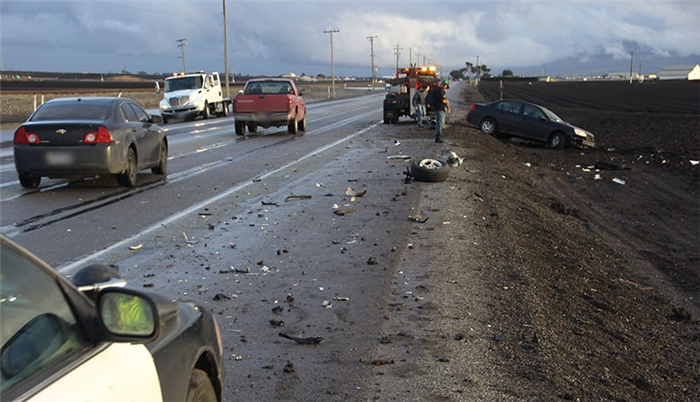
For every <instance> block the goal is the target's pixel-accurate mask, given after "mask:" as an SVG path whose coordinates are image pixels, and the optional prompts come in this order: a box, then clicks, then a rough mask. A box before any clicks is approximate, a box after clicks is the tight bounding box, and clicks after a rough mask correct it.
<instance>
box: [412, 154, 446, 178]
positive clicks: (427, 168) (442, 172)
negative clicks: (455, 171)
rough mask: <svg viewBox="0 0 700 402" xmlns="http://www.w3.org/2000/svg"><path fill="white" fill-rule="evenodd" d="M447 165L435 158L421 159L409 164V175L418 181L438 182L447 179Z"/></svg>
mask: <svg viewBox="0 0 700 402" xmlns="http://www.w3.org/2000/svg"><path fill="white" fill-rule="evenodd" d="M449 173H450V168H449V166H448V165H447V164H446V163H445V162H443V161H439V160H437V159H423V160H421V161H420V162H418V163H416V162H413V163H412V164H411V177H413V178H414V179H416V180H418V181H427V182H433V183H435V182H440V181H445V180H447V176H448V175H449Z"/></svg>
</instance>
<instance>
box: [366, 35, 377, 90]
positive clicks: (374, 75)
mask: <svg viewBox="0 0 700 402" xmlns="http://www.w3.org/2000/svg"><path fill="white" fill-rule="evenodd" d="M367 39H369V43H370V49H372V50H371V53H370V54H369V56H370V57H371V58H372V89H374V83H375V82H377V74H376V73H375V72H374V40H375V39H377V37H376V36H368V37H367Z"/></svg>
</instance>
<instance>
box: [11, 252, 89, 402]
mask: <svg viewBox="0 0 700 402" xmlns="http://www.w3.org/2000/svg"><path fill="white" fill-rule="evenodd" d="M0 265H2V271H0V323H1V325H0V342H1V343H2V349H0V374H1V376H0V391H2V392H4V391H6V390H7V389H10V388H11V387H12V386H13V385H15V384H17V383H19V382H21V381H22V380H24V379H26V378H27V377H30V376H32V375H33V374H35V373H37V372H38V371H40V370H42V369H43V368H44V367H46V366H47V365H49V364H50V363H53V362H55V361H58V360H60V359H61V357H63V356H65V355H67V354H69V353H70V352H71V351H73V350H75V349H77V348H79V347H81V346H82V345H84V344H86V343H87V337H86V336H85V333H84V332H83V329H82V327H81V325H79V324H78V322H77V320H76V318H75V315H74V313H73V310H72V309H71V305H70V304H69V302H68V300H67V299H66V297H65V295H64V293H63V291H62V289H61V287H60V286H59V284H58V282H57V281H56V280H55V279H54V278H53V277H52V276H51V275H49V274H47V273H46V272H45V271H44V270H43V269H41V268H39V267H37V266H36V265H34V263H33V262H32V261H31V260H28V259H26V258H24V257H23V256H22V255H20V254H18V253H16V252H15V250H13V249H8V248H5V247H3V249H2V253H0Z"/></svg>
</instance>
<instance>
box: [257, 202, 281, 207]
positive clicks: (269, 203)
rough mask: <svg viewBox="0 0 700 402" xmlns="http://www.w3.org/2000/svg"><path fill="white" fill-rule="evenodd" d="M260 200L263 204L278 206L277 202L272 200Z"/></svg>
mask: <svg viewBox="0 0 700 402" xmlns="http://www.w3.org/2000/svg"><path fill="white" fill-rule="evenodd" d="M261 202H262V204H263V205H272V206H275V207H276V206H278V204H277V203H276V202H272V201H261Z"/></svg>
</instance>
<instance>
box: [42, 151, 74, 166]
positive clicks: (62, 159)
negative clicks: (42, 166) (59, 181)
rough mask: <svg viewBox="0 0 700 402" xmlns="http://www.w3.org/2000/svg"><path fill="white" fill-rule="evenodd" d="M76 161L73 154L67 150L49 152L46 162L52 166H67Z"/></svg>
mask: <svg viewBox="0 0 700 402" xmlns="http://www.w3.org/2000/svg"><path fill="white" fill-rule="evenodd" d="M73 162H75V158H74V157H73V154H69V153H66V152H47V153H46V163H48V164H49V165H51V166H66V165H70V164H72V163H73Z"/></svg>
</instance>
